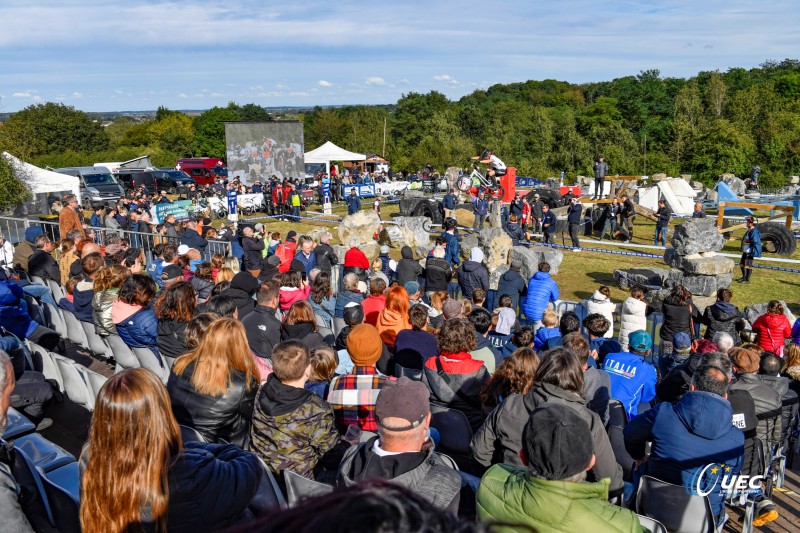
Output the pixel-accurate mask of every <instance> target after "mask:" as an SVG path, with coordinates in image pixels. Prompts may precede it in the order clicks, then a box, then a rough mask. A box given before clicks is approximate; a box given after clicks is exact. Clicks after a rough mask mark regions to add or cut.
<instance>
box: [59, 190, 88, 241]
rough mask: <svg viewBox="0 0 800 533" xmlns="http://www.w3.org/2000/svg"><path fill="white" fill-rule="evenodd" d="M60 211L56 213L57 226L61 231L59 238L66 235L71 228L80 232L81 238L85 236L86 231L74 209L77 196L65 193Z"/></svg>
mask: <svg viewBox="0 0 800 533" xmlns="http://www.w3.org/2000/svg"><path fill="white" fill-rule="evenodd" d="M62 205H63V206H64V207H62V209H61V211H60V212H59V214H58V228H59V230H60V231H61V238H62V239H63V238H64V237H66V236H67V233H69V232H70V231H72V230H78V231H80V232H81V238H82V239H85V238H86V232H85V231H84V229H83V223H81V217H80V215H78V212H77V211H75V209H77V208H78V198H77V197H76V196H75V195H74V194H67V195H66V196H64V199H63V202H62Z"/></svg>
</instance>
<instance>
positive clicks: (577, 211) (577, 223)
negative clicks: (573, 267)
mask: <svg viewBox="0 0 800 533" xmlns="http://www.w3.org/2000/svg"><path fill="white" fill-rule="evenodd" d="M581 214H583V205H581V201H580V199H578V198H573V199H572V200H570V204H569V207H568V208H567V223H568V224H569V237H570V239H572V251H573V252H580V251H581V248H580V246H581V243H580V241H579V240H578V231H580V229H581Z"/></svg>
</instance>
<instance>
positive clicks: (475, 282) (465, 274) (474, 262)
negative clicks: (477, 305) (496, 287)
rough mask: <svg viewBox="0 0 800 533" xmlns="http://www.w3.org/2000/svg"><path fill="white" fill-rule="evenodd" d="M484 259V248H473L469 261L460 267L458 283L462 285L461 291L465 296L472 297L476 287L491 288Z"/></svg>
mask: <svg viewBox="0 0 800 533" xmlns="http://www.w3.org/2000/svg"><path fill="white" fill-rule="evenodd" d="M482 261H483V250H481V249H480V248H477V247H476V248H473V249H472V250H471V251H470V253H469V261H466V262H465V263H464V264H463V265H461V268H459V269H458V284H459V285H460V286H461V293H462V294H463V295H464V298H469V299H471V298H472V291H473V290H475V289H483V290H485V291H488V290H489V272H488V271H487V270H486V267H485V266H483V265H482V264H481V262H482Z"/></svg>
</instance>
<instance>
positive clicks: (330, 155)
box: [303, 141, 367, 175]
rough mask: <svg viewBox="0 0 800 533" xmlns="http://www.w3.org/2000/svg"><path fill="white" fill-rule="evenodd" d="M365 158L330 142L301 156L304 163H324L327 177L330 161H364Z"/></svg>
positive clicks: (329, 171)
mask: <svg viewBox="0 0 800 533" xmlns="http://www.w3.org/2000/svg"><path fill="white" fill-rule="evenodd" d="M366 158H367V156H365V155H364V154H358V153H356V152H350V151H348V150H345V149H344V148H339V147H338V146H336V145H335V144H333V143H332V142H330V141H328V142H326V143H325V144H323V145H322V146H320V147H319V148H315V149H314V150H311V151H310V152H306V153H304V154H303V162H304V163H317V164H320V163H325V173H326V174H328V175H330V173H331V161H364V160H365V159H366Z"/></svg>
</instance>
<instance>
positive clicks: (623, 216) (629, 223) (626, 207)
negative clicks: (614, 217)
mask: <svg viewBox="0 0 800 533" xmlns="http://www.w3.org/2000/svg"><path fill="white" fill-rule="evenodd" d="M620 200H622V209H621V211H620V213H619V218H620V222H621V223H622V226H623V228H624V229H625V231H626V232H627V233H628V235H627V238H626V239H625V242H631V241H632V240H633V221H634V220H636V206H634V205H633V200H631V199H630V198H629V197H628V194H627V193H625V194H623V195H622V196H620Z"/></svg>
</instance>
